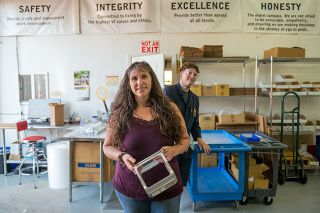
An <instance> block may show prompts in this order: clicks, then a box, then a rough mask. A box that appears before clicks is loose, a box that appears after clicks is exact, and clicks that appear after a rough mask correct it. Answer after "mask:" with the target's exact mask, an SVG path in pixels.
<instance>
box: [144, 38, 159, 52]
mask: <svg viewBox="0 0 320 213" xmlns="http://www.w3.org/2000/svg"><path fill="white" fill-rule="evenodd" d="M158 52H160V41H151V40H146V41H141V53H158Z"/></svg>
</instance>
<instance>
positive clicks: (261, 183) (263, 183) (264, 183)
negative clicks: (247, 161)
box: [253, 178, 269, 189]
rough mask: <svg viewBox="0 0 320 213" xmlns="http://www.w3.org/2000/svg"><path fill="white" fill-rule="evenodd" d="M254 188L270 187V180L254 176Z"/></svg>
mask: <svg viewBox="0 0 320 213" xmlns="http://www.w3.org/2000/svg"><path fill="white" fill-rule="evenodd" d="M253 188H254V189H268V188H269V180H268V179H261V178H254V183H253Z"/></svg>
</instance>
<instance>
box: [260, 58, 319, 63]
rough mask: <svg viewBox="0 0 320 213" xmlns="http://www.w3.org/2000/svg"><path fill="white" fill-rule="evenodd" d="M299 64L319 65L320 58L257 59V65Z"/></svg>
mask: <svg viewBox="0 0 320 213" xmlns="http://www.w3.org/2000/svg"><path fill="white" fill-rule="evenodd" d="M271 61H272V63H300V64H304V63H305V64H317V63H320V58H277V57H274V58H264V59H259V60H258V63H262V64H268V63H271Z"/></svg>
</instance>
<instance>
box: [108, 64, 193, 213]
mask: <svg viewBox="0 0 320 213" xmlns="http://www.w3.org/2000/svg"><path fill="white" fill-rule="evenodd" d="M188 146H189V137H188V133H187V130H186V126H185V122H184V120H183V117H182V115H181V113H180V111H179V109H178V108H177V106H176V105H175V104H173V103H171V102H170V101H169V99H168V98H167V97H166V96H164V94H163V93H162V90H161V87H160V84H159V81H158V79H157V76H156V75H155V73H154V71H153V70H152V68H151V67H150V65H149V64H148V63H146V62H135V63H133V64H132V65H131V66H130V67H129V68H128V69H127V71H126V73H125V75H124V77H123V79H122V81H121V85H120V88H119V91H118V93H117V95H116V97H115V100H114V102H113V103H112V106H111V115H110V119H109V122H108V126H107V133H106V136H105V141H104V145H103V150H104V153H105V155H106V156H107V157H108V158H110V159H113V160H117V163H116V169H115V175H114V178H113V187H114V189H115V192H116V195H117V197H118V199H119V201H120V203H121V205H122V207H123V208H124V210H125V212H130V213H131V212H139V213H143V212H179V206H180V199H181V193H182V191H183V186H182V181H181V177H180V173H179V166H178V162H177V159H176V156H177V155H179V154H181V153H183V152H185V151H186V150H187V149H188ZM159 150H161V151H162V153H163V154H164V156H165V157H166V159H167V160H168V162H169V164H170V166H171V167H172V169H173V171H174V172H175V175H176V176H177V179H178V181H177V183H176V184H175V185H173V186H172V187H170V188H168V189H167V190H165V191H164V192H162V193H160V194H159V195H157V196H155V197H154V198H149V197H148V195H147V194H146V192H145V190H144V189H143V187H142V185H141V183H140V181H139V179H138V177H137V175H136V174H135V173H134V170H133V166H134V164H135V163H137V162H139V161H141V160H143V159H145V158H146V157H148V156H150V155H152V154H153V153H155V152H157V151H159ZM165 172H166V170H163V168H162V167H154V169H152V170H149V171H148V172H147V173H145V174H146V176H145V177H144V179H145V180H146V182H149V183H154V182H157V181H159V180H160V179H161V178H162V177H165V176H166V175H167V174H165ZM147 185H148V183H147Z"/></svg>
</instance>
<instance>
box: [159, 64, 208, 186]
mask: <svg viewBox="0 0 320 213" xmlns="http://www.w3.org/2000/svg"><path fill="white" fill-rule="evenodd" d="M198 76H199V68H198V66H197V65H195V64H193V63H188V62H187V63H184V64H183V65H182V66H181V68H180V81H179V83H177V84H174V85H171V86H168V87H166V88H165V89H164V94H165V95H166V96H168V97H169V98H170V99H171V101H172V102H174V103H175V104H176V105H177V106H178V108H179V110H180V112H181V113H182V115H183V118H184V121H185V123H186V127H187V131H188V134H189V135H190V134H191V136H192V138H193V140H194V141H197V142H198V145H199V147H200V149H202V150H203V151H204V152H205V153H207V154H208V153H210V146H209V145H208V144H206V142H205V141H204V140H203V139H202V137H201V128H200V125H199V97H198V96H197V95H195V94H194V93H193V92H192V91H191V90H190V87H191V86H192V85H193V84H194V82H195V81H196V80H197V77H198ZM190 144H191V143H190ZM192 152H193V147H192V148H191V147H189V149H188V151H187V152H185V153H183V154H181V155H179V156H178V162H179V168H180V174H181V178H182V182H183V185H184V186H186V184H187V182H188V179H189V173H190V166H191V158H192Z"/></svg>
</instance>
